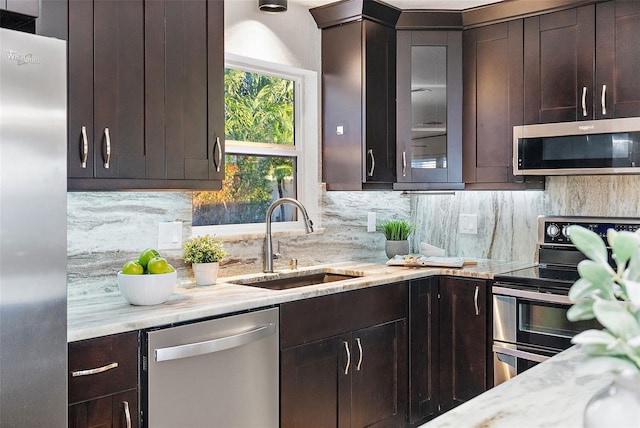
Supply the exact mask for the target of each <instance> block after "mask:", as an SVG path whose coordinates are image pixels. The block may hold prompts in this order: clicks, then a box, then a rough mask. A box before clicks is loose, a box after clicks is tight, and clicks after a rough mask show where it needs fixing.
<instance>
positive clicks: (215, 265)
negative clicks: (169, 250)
mask: <svg viewBox="0 0 640 428" xmlns="http://www.w3.org/2000/svg"><path fill="white" fill-rule="evenodd" d="M183 248H184V253H183V255H182V260H184V262H185V263H191V268H192V269H193V274H194V276H195V278H196V284H197V285H211V284H215V283H216V279H217V278H218V269H219V266H220V263H219V262H220V260H222V258H223V257H224V256H226V255H227V253H226V252H225V250H224V248H222V242H221V241H219V240H216V239H214V237H213V236H211V235H204V236H196V237H193V238H191V239H189V240H188V241H187V242H185V243H184V245H183Z"/></svg>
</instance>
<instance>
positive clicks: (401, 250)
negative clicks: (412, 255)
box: [378, 220, 415, 259]
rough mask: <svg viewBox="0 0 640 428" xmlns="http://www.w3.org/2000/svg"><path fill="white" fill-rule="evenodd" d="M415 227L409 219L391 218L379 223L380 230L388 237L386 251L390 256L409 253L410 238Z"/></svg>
mask: <svg viewBox="0 0 640 428" xmlns="http://www.w3.org/2000/svg"><path fill="white" fill-rule="evenodd" d="M414 229H415V227H414V226H413V224H411V223H410V222H408V221H407V220H389V221H385V222H383V223H380V224H379V225H378V230H379V231H381V232H382V233H384V236H385V238H387V242H386V243H385V251H386V253H387V257H388V258H390V259H391V258H393V257H395V256H396V255H401V256H403V255H406V254H409V240H408V239H409V235H411V232H413V231H414Z"/></svg>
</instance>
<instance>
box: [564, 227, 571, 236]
mask: <svg viewBox="0 0 640 428" xmlns="http://www.w3.org/2000/svg"><path fill="white" fill-rule="evenodd" d="M569 226H570V225H569V224H567V225H565V226H562V235H563V236H564V237H565V238H568V237H569V235H570V234H571V232H570V231H569Z"/></svg>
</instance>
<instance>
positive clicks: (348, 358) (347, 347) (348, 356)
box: [342, 342, 351, 374]
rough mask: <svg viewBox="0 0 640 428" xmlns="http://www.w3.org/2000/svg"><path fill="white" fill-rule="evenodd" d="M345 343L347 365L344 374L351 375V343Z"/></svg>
mask: <svg viewBox="0 0 640 428" xmlns="http://www.w3.org/2000/svg"><path fill="white" fill-rule="evenodd" d="M342 343H344V350H345V351H347V365H346V366H345V368H344V374H349V366H350V365H351V352H349V343H348V342H342Z"/></svg>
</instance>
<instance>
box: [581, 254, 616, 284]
mask: <svg viewBox="0 0 640 428" xmlns="http://www.w3.org/2000/svg"><path fill="white" fill-rule="evenodd" d="M578 273H580V276H581V277H582V278H584V279H586V280H587V281H589V282H590V283H592V284H596V285H602V284H610V283H611V282H612V279H611V275H612V273H613V272H611V267H610V266H609V265H608V264H606V263H604V264H603V263H601V262H594V261H592V260H583V261H581V262H580V263H578Z"/></svg>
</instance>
